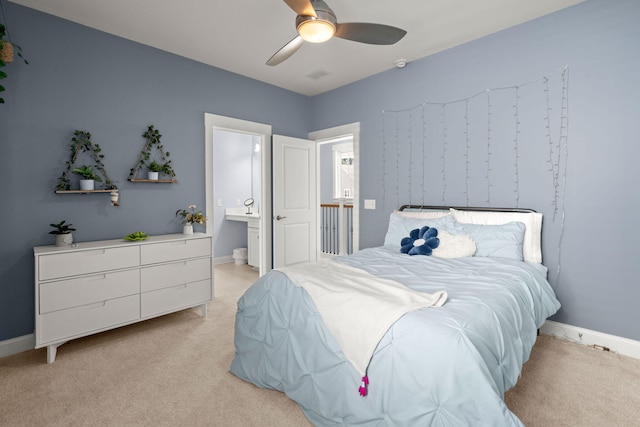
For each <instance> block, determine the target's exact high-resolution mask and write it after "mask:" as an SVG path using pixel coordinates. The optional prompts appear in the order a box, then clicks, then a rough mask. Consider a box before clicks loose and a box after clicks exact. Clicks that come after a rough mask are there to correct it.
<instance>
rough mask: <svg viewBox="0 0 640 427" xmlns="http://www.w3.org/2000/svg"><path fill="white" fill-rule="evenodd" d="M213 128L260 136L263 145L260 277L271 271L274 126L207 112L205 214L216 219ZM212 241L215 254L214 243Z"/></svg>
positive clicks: (210, 223)
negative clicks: (272, 127) (214, 213)
mask: <svg viewBox="0 0 640 427" xmlns="http://www.w3.org/2000/svg"><path fill="white" fill-rule="evenodd" d="M214 129H220V130H225V131H229V132H235V133H245V134H249V135H254V136H257V137H258V139H259V144H260V220H259V223H260V230H259V231H260V266H259V274H260V276H262V275H264V274H266V273H267V272H268V271H269V270H271V264H272V253H271V248H272V246H271V234H272V230H271V217H272V210H271V134H272V131H271V125H267V124H263V123H257V122H250V121H247V120H242V119H235V118H233V117H226V116H219V115H216V114H211V113H204V135H205V149H204V152H205V186H204V187H205V205H206V206H205V209H206V210H205V212H207V213H209V214H210V215H211V216H213V212H214V194H213V190H214V182H213V156H214V153H215V150H214V146H215V145H214V144H215V141H214V132H213V130H214ZM213 223H214V221H213V218H211V219H210V221H207V225H206V233H207V234H209V235H211V236H213ZM214 240H215V239H211V242H212V248H211V255H212V258H215V257H214V253H213V250H214V248H213V242H214Z"/></svg>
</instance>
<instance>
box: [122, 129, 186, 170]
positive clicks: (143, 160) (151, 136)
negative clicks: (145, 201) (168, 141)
mask: <svg viewBox="0 0 640 427" xmlns="http://www.w3.org/2000/svg"><path fill="white" fill-rule="evenodd" d="M142 136H143V137H144V138H146V139H147V143H146V144H145V145H144V148H143V149H142V151H141V152H140V160H138V164H137V165H136V166H135V167H134V168H131V173H130V174H129V179H135V177H136V174H137V173H138V170H139V169H140V168H141V167H142V166H144V167H146V168H147V169H149V170H150V171H152V172H160V173H162V174H163V175H167V176H169V177H171V178H172V179H173V178H175V176H176V173H175V172H174V170H173V167H172V166H171V160H167V157H169V156H170V155H171V154H170V153H169V152H168V151H167V152H165V151H164V147H163V146H162V143H161V142H160V138H161V137H162V135H161V134H160V131H158V129H156V128H154V127H153V125H150V126H149V128H148V129H147V131H146V132H145V133H143V134H142ZM154 147H155V148H156V149H157V150H158V151H159V152H160V155H161V156H162V159H163V160H165V163H158V162H156V161H155V160H153V161H151V163H147V162H149V159H151V150H152V149H153V148H154ZM154 168H158V169H157V170H155V169H154Z"/></svg>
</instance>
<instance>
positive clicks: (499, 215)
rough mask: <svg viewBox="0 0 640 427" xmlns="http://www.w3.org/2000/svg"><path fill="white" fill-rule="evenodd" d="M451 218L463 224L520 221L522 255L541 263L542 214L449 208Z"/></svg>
mask: <svg viewBox="0 0 640 427" xmlns="http://www.w3.org/2000/svg"><path fill="white" fill-rule="evenodd" d="M450 211H451V214H452V215H453V218H454V219H455V220H456V221H458V222H460V223H463V224H483V225H503V224H506V223H508V222H513V221H517V222H521V223H523V224H524V226H525V231H524V241H523V245H522V255H523V258H524V260H525V261H527V262H536V263H538V264H540V263H542V246H541V240H542V214H541V213H538V212H490V211H461V210H456V209H453V208H451V209H450Z"/></svg>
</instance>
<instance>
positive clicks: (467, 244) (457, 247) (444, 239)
mask: <svg viewBox="0 0 640 427" xmlns="http://www.w3.org/2000/svg"><path fill="white" fill-rule="evenodd" d="M438 239H440V244H439V245H438V247H437V248H435V249H434V250H433V252H432V253H431V255H433V256H435V257H438V258H462V257H465V256H473V254H475V253H476V244H475V243H474V242H473V239H472V238H471V237H469V236H466V235H464V234H458V235H453V234H451V233H449V232H448V231H445V230H438Z"/></svg>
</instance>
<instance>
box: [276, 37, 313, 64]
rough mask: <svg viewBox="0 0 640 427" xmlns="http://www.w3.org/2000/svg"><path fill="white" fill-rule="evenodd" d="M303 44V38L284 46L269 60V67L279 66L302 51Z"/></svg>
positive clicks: (295, 39)
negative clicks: (299, 50)
mask: <svg viewBox="0 0 640 427" xmlns="http://www.w3.org/2000/svg"><path fill="white" fill-rule="evenodd" d="M303 43H304V40H302V37H300V36H296V37H294V38H293V40H291V41H290V42H289V43H287V44H285V45H284V46H282V48H280V50H279V51H277V52H276V53H274V54H273V56H272V57H271V58H269V60H268V61H267V65H271V66H274V65H278V64H279V63H281V62H282V61H284V60H285V59H287V58H289V57H290V56H291V55H293V54H294V53H296V51H297V50H298V49H300V46H302V44H303Z"/></svg>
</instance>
